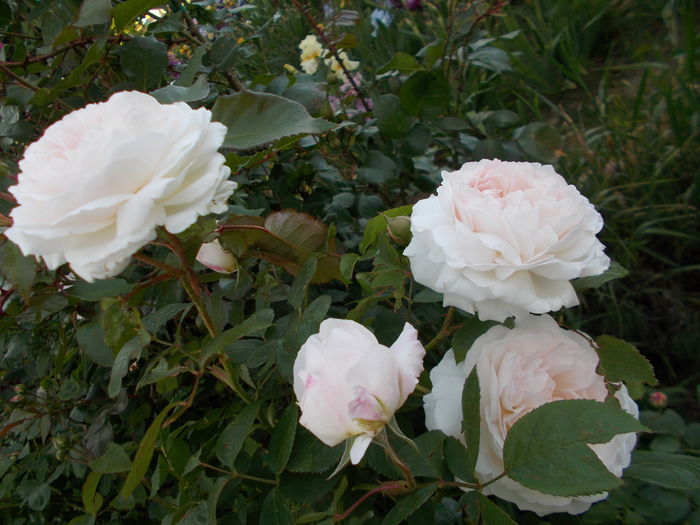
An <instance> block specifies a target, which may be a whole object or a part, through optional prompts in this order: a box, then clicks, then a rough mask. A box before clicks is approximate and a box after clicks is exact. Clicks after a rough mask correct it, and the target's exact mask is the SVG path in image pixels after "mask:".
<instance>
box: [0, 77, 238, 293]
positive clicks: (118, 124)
mask: <svg viewBox="0 0 700 525" xmlns="http://www.w3.org/2000/svg"><path fill="white" fill-rule="evenodd" d="M225 134H226V127H225V126H224V125H223V124H219V123H218V122H211V112H210V111H208V110H206V109H203V108H200V109H197V110H193V109H192V108H190V107H189V106H188V105H187V104H185V103H183V102H178V103H175V104H160V103H159V102H158V101H157V100H156V99H155V98H153V97H151V96H150V95H147V94H145V93H138V92H135V91H127V92H121V93H116V94H114V95H112V97H111V98H110V99H109V100H108V101H107V102H101V103H99V104H89V105H88V106H86V107H84V108H83V109H80V110H77V111H74V112H72V113H70V114H68V115H66V116H65V117H63V119H61V120H60V121H58V122H56V123H54V124H52V125H51V126H49V127H48V128H47V129H46V131H45V132H44V135H43V136H42V137H41V138H40V139H39V140H37V141H36V142H34V143H33V144H31V145H30V146H29V147H28V148H27V150H26V151H25V153H24V158H23V159H22V160H21V161H20V163H19V168H20V173H19V176H18V183H17V185H16V186H12V187H11V188H10V189H9V191H10V192H11V193H12V194H13V195H14V196H15V197H16V198H17V202H18V204H19V206H17V207H16V208H15V209H14V210H12V213H11V216H12V218H13V220H14V224H13V226H12V227H11V228H9V229H8V230H7V231H6V232H5V235H7V237H8V238H9V239H10V240H12V241H13V242H15V243H17V244H18V245H19V247H20V248H21V249H22V252H23V253H24V254H25V255H26V254H32V255H38V256H41V257H42V258H43V259H44V261H45V262H46V264H47V266H48V267H49V268H50V269H54V268H56V267H58V266H59V265H61V264H63V263H65V262H68V263H70V265H71V268H72V270H73V271H74V272H75V273H76V274H78V275H79V276H81V277H82V278H83V279H85V280H87V281H92V280H94V279H103V278H105V277H110V276H113V275H116V274H117V273H119V272H121V271H122V270H123V269H124V268H125V267H126V266H127V265H128V263H129V258H130V256H131V255H132V254H133V253H134V252H136V251H137V250H138V249H139V248H141V246H143V245H144V244H146V243H147V242H148V241H150V240H152V239H154V238H155V236H156V226H159V225H162V226H165V228H166V229H167V230H168V231H170V232H172V233H179V232H181V231H183V230H184V229H185V228H187V227H188V226H190V225H191V224H192V223H194V222H195V221H196V220H197V217H198V216H200V215H206V214H208V213H212V212H213V213H221V212H223V211H225V210H226V200H227V199H228V197H229V196H230V195H231V193H232V192H233V190H234V189H235V187H236V183H235V182H232V181H229V180H227V179H228V176H229V174H230V170H229V168H228V167H226V166H225V165H224V157H223V155H221V154H220V153H218V152H217V150H218V149H219V147H220V146H221V144H222V143H223V140H224V135H225Z"/></svg>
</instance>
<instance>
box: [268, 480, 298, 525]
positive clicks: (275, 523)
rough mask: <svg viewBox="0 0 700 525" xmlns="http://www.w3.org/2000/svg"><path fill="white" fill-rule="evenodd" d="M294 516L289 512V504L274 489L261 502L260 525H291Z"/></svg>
mask: <svg viewBox="0 0 700 525" xmlns="http://www.w3.org/2000/svg"><path fill="white" fill-rule="evenodd" d="M293 524H294V516H293V515H292V512H291V511H290V510H289V503H287V502H286V501H285V499H284V496H282V494H281V493H280V491H279V490H278V489H277V487H275V488H274V489H272V490H271V491H270V492H269V493H268V494H267V496H266V497H265V499H264V500H263V502H262V511H261V512H260V525H293Z"/></svg>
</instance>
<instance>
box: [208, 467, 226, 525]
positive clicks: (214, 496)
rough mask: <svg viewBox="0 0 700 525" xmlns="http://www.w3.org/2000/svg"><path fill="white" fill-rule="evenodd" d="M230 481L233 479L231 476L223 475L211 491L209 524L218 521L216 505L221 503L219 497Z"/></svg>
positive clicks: (211, 524) (213, 524) (214, 524)
mask: <svg viewBox="0 0 700 525" xmlns="http://www.w3.org/2000/svg"><path fill="white" fill-rule="evenodd" d="M229 481H231V478H230V477H229V476H222V477H220V478H219V479H217V480H216V483H214V488H212V489H211V490H210V491H209V497H208V498H207V509H208V512H207V525H216V524H217V523H218V522H217V521H216V507H217V506H218V504H219V497H220V496H221V493H222V492H223V490H224V488H225V487H226V485H227V484H228V482H229Z"/></svg>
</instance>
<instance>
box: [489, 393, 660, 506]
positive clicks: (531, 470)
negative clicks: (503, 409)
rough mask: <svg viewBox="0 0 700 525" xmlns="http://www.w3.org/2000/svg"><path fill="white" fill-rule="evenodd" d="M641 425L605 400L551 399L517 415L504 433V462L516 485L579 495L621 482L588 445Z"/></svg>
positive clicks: (551, 492) (638, 427) (553, 492)
mask: <svg viewBox="0 0 700 525" xmlns="http://www.w3.org/2000/svg"><path fill="white" fill-rule="evenodd" d="M645 430H646V428H645V427H644V426H643V425H642V424H641V423H640V422H639V421H637V420H636V419H635V418H634V417H632V416H631V415H630V414H628V413H627V412H625V411H624V410H622V409H620V408H617V407H616V406H614V405H612V404H610V403H600V402H597V401H593V400H590V399H572V400H564V401H553V402H551V403H547V404H545V405H542V406H540V407H538V408H536V409H535V410H533V411H531V412H529V413H527V414H525V415H524V416H523V417H522V418H520V419H519V420H518V421H517V422H516V423H515V424H514V425H513V427H512V428H511V429H510V431H509V432H508V436H507V438H506V441H505V444H504V447H503V462H504V465H505V471H506V473H507V474H508V476H509V477H510V478H512V479H514V480H515V481H517V482H518V483H521V484H522V485H524V486H526V487H527V488H531V489H534V490H539V491H540V492H544V493H545V494H553V495H555V496H584V495H590V494H598V493H600V492H605V491H608V490H612V489H614V488H615V487H617V486H619V485H620V483H621V482H620V479H619V478H618V477H617V476H615V475H613V474H612V473H611V472H610V471H608V469H607V468H605V465H603V463H602V462H601V461H600V459H598V456H596V455H595V453H594V452H593V451H592V450H591V449H590V447H588V444H595V443H607V442H608V441H610V440H611V439H612V438H613V437H614V436H616V435H617V434H624V433H628V432H642V431H645Z"/></svg>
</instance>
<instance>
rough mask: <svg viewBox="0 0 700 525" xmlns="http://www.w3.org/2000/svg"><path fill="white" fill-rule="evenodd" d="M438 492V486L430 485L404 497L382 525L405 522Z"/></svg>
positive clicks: (395, 524) (394, 524) (396, 524)
mask: <svg viewBox="0 0 700 525" xmlns="http://www.w3.org/2000/svg"><path fill="white" fill-rule="evenodd" d="M436 490H437V485H428V486H427V487H423V488H422V489H418V490H416V491H414V492H411V493H410V494H408V495H406V496H404V497H402V498H401V499H400V500H399V501H398V502H397V503H396V505H394V507H393V508H392V509H391V511H389V514H387V515H386V517H385V518H384V521H382V525H398V524H399V523H401V522H403V520H405V519H406V518H408V517H409V516H410V515H411V514H413V513H414V512H415V511H417V510H418V509H419V508H421V506H423V504H424V503H425V502H426V501H428V500H429V499H430V496H432V495H433V494H434V493H435V491H436Z"/></svg>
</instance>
